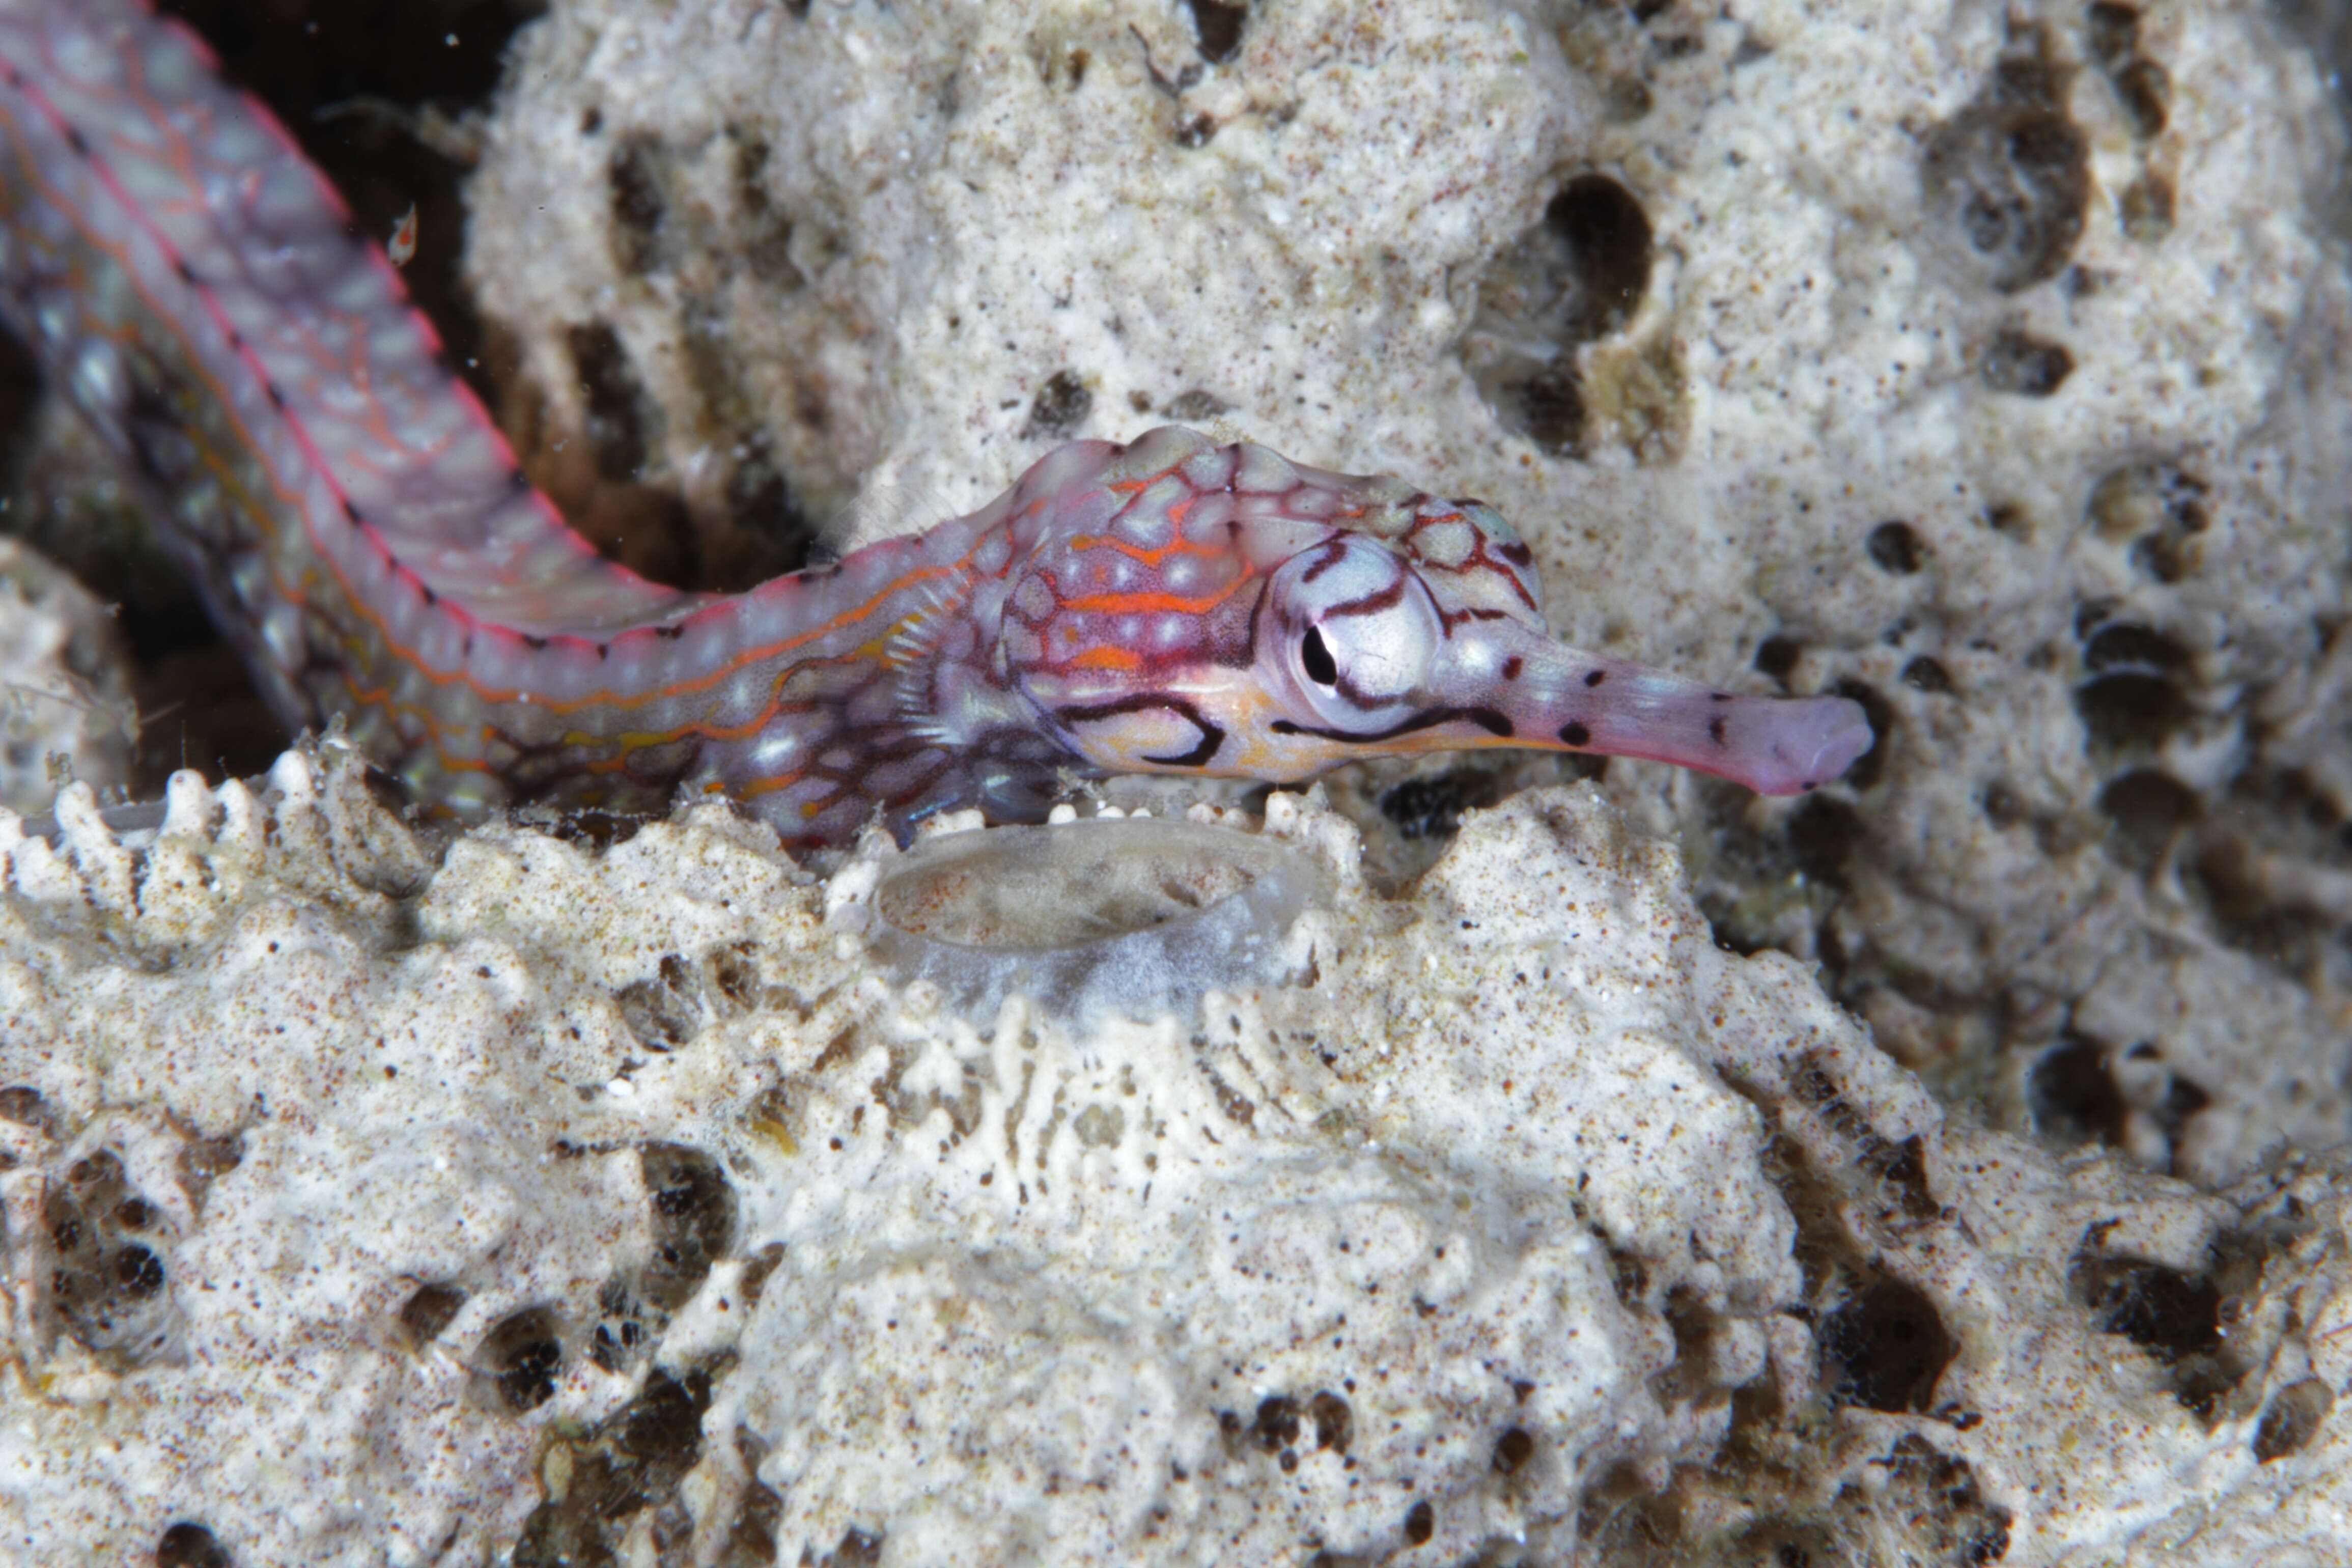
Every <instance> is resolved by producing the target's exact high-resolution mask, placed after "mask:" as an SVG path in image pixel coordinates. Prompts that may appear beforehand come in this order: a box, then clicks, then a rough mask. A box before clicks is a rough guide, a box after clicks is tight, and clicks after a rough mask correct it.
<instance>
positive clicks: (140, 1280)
mask: <svg viewBox="0 0 2352 1568" xmlns="http://www.w3.org/2000/svg"><path fill="white" fill-rule="evenodd" d="M114 1283H115V1288H116V1289H119V1290H121V1292H122V1295H123V1298H124V1299H125V1300H131V1301H144V1300H150V1299H151V1298H152V1297H153V1296H154V1294H155V1293H156V1292H157V1291H159V1290H161V1289H163V1259H161V1258H157V1257H156V1256H155V1255H154V1254H153V1253H152V1252H150V1251H148V1250H147V1249H146V1248H145V1247H140V1246H136V1245H132V1246H129V1247H123V1248H121V1250H120V1251H118V1252H117V1253H115V1255H114Z"/></svg>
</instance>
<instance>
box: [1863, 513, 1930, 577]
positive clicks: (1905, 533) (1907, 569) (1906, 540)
mask: <svg viewBox="0 0 2352 1568" xmlns="http://www.w3.org/2000/svg"><path fill="white" fill-rule="evenodd" d="M1863 547H1864V549H1866V550H1868V551H1869V552H1870V558H1871V560H1872V561H1873V562H1874V563H1877V566H1878V569H1879V570H1880V571H1882V572H1891V573H1893V574H1895V575H1896V576H1898V577H1907V576H1909V575H1910V574H1912V573H1914V572H1916V571H1917V570H1919V568H1920V566H1921V565H1922V564H1923V563H1925V562H1926V560H1927V552H1926V550H1925V549H1924V548H1922V546H1921V545H1920V543H1919V536H1918V534H1917V533H1916V532H1914V531H1912V528H1911V525H1910V524H1909V523H1907V522H1882V523H1880V524H1879V525H1878V526H1877V527H1876V528H1874V529H1872V530H1871V531H1870V537H1869V538H1868V539H1867V540H1865V541H1864V545H1863Z"/></svg>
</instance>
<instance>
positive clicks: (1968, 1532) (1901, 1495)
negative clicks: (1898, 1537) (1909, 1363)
mask: <svg viewBox="0 0 2352 1568" xmlns="http://www.w3.org/2000/svg"><path fill="white" fill-rule="evenodd" d="M1886 1477H1887V1480H1888V1482H1889V1483H1890V1484H1889V1486H1888V1488H1887V1491H1886V1494H1885V1496H1884V1497H1883V1498H1882V1499H1880V1503H1881V1506H1882V1507H1885V1509H1886V1511H1887V1513H1888V1514H1889V1515H1891V1516H1892V1517H1893V1518H1894V1519H1897V1520H1902V1521H1906V1524H1907V1526H1908V1530H1907V1531H1906V1533H1909V1534H1911V1535H1912V1538H1913V1539H1914V1540H1916V1542H1917V1543H1918V1546H1919V1548H1920V1555H1919V1560H1920V1561H1921V1562H1923V1563H1925V1562H1932V1563H1957V1564H1959V1565H1960V1568H1985V1564H1987V1563H1998V1562H2000V1560H2001V1559H2002V1558H2003V1557H2006V1556H2007V1555H2009V1527H2010V1522H2011V1515H2010V1511H2009V1510H2007V1509H2005V1508H2002V1507H2001V1506H2000V1504H1998V1503H1995V1502H1991V1501H1989V1500H1987V1499H1986V1498H1985V1495H1984V1490H1983V1489H1982V1488H1981V1487H1979V1486H1978V1484H1977V1479H1976V1472H1975V1471H1974V1470H1973V1469H1971V1468H1969V1462H1968V1461H1967V1460H1965V1459H1961V1458H1954V1457H1953V1456H1951V1455H1949V1454H1946V1453H1943V1452H1941V1451H1940V1450H1938V1449H1937V1448H1935V1447H1932V1446H1931V1445H1929V1443H1928V1442H1927V1439H1926V1438H1924V1437H1921V1436H1917V1435H1916V1434H1906V1435H1905V1436H1901V1437H1898V1438H1896V1439H1895V1447H1894V1448H1893V1449H1892V1450H1891V1451H1890V1452H1889V1453H1888V1455H1887V1462H1886ZM1840 1500H1841V1501H1843V1500H1844V1498H1843V1496H1842V1497H1841V1499H1840Z"/></svg>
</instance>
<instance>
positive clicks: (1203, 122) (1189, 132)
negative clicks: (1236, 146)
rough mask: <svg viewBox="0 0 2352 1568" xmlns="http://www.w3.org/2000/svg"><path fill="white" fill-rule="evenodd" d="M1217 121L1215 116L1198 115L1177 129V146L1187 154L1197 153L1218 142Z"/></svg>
mask: <svg viewBox="0 0 2352 1568" xmlns="http://www.w3.org/2000/svg"><path fill="white" fill-rule="evenodd" d="M1216 137H1217V121H1216V118H1215V116H1213V115H1208V114H1196V115H1194V116H1192V119H1190V120H1187V121H1184V123H1183V124H1181V125H1179V126H1178V127H1177V128H1176V136H1175V142H1176V145H1178V146H1179V147H1181V148H1183V149H1184V150H1185V151H1186V152H1188V153H1191V152H1196V151H1198V150H1199V149H1201V148H1202V147H1206V146H1207V145H1208V144H1209V143H1210V142H1213V141H1215V140H1216Z"/></svg>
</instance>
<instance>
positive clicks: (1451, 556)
mask: <svg viewBox="0 0 2352 1568" xmlns="http://www.w3.org/2000/svg"><path fill="white" fill-rule="evenodd" d="M1412 547H1413V549H1415V550H1416V551H1418V552H1420V553H1421V558H1422V559H1423V561H1426V562H1428V563H1430V564H1431V565H1433V566H1459V565H1461V564H1462V563H1464V562H1465V561H1467V560H1469V559H1470V555H1471V552H1473V551H1475V550H1476V549H1477V548H1478V531H1477V530H1476V529H1475V528H1472V527H1471V526H1470V524H1469V523H1468V522H1466V521H1455V522H1440V523H1433V524H1431V525H1430V526H1429V527H1427V528H1424V529H1422V530H1421V531H1419V532H1417V533H1415V534H1414V535H1413V536H1412Z"/></svg>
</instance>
